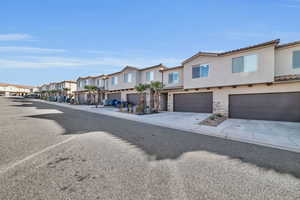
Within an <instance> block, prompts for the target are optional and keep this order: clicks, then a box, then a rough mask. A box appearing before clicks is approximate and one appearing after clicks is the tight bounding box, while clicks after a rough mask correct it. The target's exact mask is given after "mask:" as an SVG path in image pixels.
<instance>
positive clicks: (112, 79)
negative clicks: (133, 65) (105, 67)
mask: <svg viewBox="0 0 300 200" xmlns="http://www.w3.org/2000/svg"><path fill="white" fill-rule="evenodd" d="M111 84H112V85H118V77H117V76H113V77H112V78H111Z"/></svg>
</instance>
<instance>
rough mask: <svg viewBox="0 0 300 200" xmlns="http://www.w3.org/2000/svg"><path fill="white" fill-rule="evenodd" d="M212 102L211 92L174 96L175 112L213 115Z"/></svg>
mask: <svg viewBox="0 0 300 200" xmlns="http://www.w3.org/2000/svg"><path fill="white" fill-rule="evenodd" d="M212 102H213V97H212V93H211V92H205V93H184V94H174V111H175V112H199V113H211V112H212Z"/></svg>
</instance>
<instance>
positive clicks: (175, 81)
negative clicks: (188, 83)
mask: <svg viewBox="0 0 300 200" xmlns="http://www.w3.org/2000/svg"><path fill="white" fill-rule="evenodd" d="M170 74H172V77H173V78H172V82H170V80H168V84H178V83H179V72H170V73H169V74H168V79H169V78H170ZM174 74H177V79H174Z"/></svg>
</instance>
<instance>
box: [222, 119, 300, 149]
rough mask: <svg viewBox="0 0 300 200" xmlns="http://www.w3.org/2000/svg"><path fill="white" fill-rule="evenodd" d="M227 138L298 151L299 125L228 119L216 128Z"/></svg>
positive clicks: (299, 140) (299, 145)
mask: <svg viewBox="0 0 300 200" xmlns="http://www.w3.org/2000/svg"><path fill="white" fill-rule="evenodd" d="M218 131H220V133H221V134H223V135H225V136H226V137H228V138H241V139H244V140H247V141H254V142H258V143H265V144H270V145H273V146H278V147H282V148H285V147H287V148H292V149H296V150H300V123H295V122H280V121H264V120H244V119H228V120H226V121H225V122H224V123H222V124H221V125H220V126H219V127H218Z"/></svg>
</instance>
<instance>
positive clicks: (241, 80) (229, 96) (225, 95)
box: [165, 40, 300, 121]
mask: <svg viewBox="0 0 300 200" xmlns="http://www.w3.org/2000/svg"><path fill="white" fill-rule="evenodd" d="M299 56H300V42H294V43H289V44H284V45H280V44H279V40H273V41H270V42H266V43H262V44H258V45H254V46H250V47H246V48H241V49H237V50H233V51H228V52H223V53H207V52H199V53H198V54H196V55H194V56H192V57H191V58H188V59H187V60H185V61H184V62H183V63H182V67H178V68H176V69H175V70H177V71H178V73H179V74H183V76H182V79H183V80H181V81H183V84H182V89H181V88H180V89H177V88H174V89H173V90H172V88H170V89H169V90H167V91H166V92H165V94H166V95H167V102H168V103H167V105H168V106H167V110H168V111H196V112H201V110H202V111H203V112H213V113H221V114H224V115H227V116H230V117H237V118H247V119H271V120H284V121H300V65H299V61H298V59H299V58H300V57H299ZM235 59H237V60H235ZM237 61H239V62H237ZM247 62H248V63H247ZM236 63H237V64H236ZM199 68H200V72H199ZM240 68H243V70H241V69H240ZM193 70H194V72H193ZM201 70H202V71H201ZM166 72H168V70H166ZM198 72H199V74H200V75H195V74H197V73H198ZM202 74H203V76H202ZM193 76H194V77H193ZM201 104H203V105H207V106H201Z"/></svg>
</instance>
